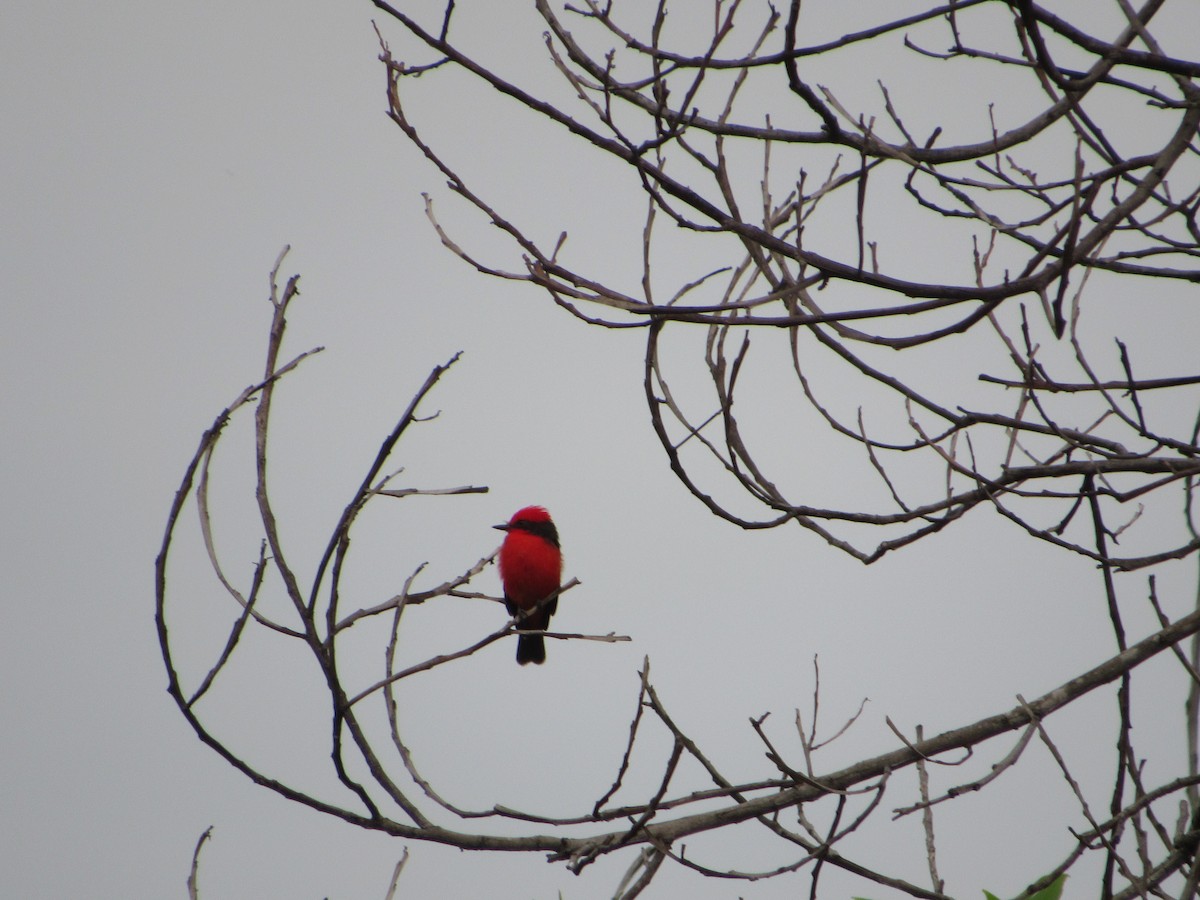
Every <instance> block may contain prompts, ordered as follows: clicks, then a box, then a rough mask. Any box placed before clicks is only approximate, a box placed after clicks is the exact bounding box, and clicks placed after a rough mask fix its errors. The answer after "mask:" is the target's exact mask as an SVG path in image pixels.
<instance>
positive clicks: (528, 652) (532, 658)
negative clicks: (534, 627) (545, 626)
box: [517, 634, 546, 666]
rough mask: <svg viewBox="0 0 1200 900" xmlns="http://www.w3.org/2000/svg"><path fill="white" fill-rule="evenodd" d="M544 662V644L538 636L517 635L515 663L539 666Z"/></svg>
mask: <svg viewBox="0 0 1200 900" xmlns="http://www.w3.org/2000/svg"><path fill="white" fill-rule="evenodd" d="M545 661H546V642H545V641H544V640H543V639H542V636H541V635H540V634H520V635H517V662H519V663H520V664H521V665H525V664H526V663H533V664H534V665H538V666H540V665H541V664H542V663H544V662H545Z"/></svg>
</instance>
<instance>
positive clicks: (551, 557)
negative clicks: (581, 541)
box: [495, 506, 562, 665]
mask: <svg viewBox="0 0 1200 900" xmlns="http://www.w3.org/2000/svg"><path fill="white" fill-rule="evenodd" d="M495 527H496V528H498V529H500V530H501V531H503V532H505V535H504V543H503V544H501V545H500V582H501V583H502V584H503V585H504V605H505V606H506V607H507V608H508V614H509V615H510V616H515V615H517V611H518V610H521V611H524V612H528V611H530V610H532V609H534V608H535V607H538V604H539V603H542V601H543V600H545V599H546V598H547V597H549V596H550V595H551V594H553V593H554V592H555V591H557V590H558V588H559V586H560V584H561V583H562V551H561V550H560V549H559V547H558V529H557V528H555V527H554V522H552V521H551V520H550V513H548V512H546V510H545V509H543V508H542V507H540V506H526V507H525V508H524V509H519V510H517V512H516V514H514V515H513V517H512V518H511V519H509V521H508V524H507V525H496V526H495ZM556 609H558V597H555V598H554V599H553V600H550V601H549V602H548V603H542V605H541V606H540V607H539V608H538V609H537V612H535V613H534V614H533V615H531V616H529V618H527V619H521V620H519V621H518V623H517V625H518V627H519V628H521V629H522V630H526V629H528V630H530V631H545V630H546V629H547V628H548V627H549V625H550V617H551V616H552V615H554V611H555V610H556ZM545 661H546V642H545V640H543V638H542V636H541V635H540V634H522V635H520V636H518V637H517V662H519V663H520V664H521V665H525V664H526V663H536V664H537V665H541V664H542V663H544V662H545Z"/></svg>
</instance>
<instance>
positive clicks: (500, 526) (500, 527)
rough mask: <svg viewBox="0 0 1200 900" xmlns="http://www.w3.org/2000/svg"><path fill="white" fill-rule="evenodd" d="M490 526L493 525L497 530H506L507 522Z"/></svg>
mask: <svg viewBox="0 0 1200 900" xmlns="http://www.w3.org/2000/svg"><path fill="white" fill-rule="evenodd" d="M492 527H493V528H495V529H496V530H497V531H508V525H507V524H504V525H493V526H492Z"/></svg>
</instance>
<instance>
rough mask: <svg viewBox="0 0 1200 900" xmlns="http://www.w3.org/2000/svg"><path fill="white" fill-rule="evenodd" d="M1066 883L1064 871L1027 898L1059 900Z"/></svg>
mask: <svg viewBox="0 0 1200 900" xmlns="http://www.w3.org/2000/svg"><path fill="white" fill-rule="evenodd" d="M1066 883H1067V876H1066V873H1063V874H1062V875H1059V876H1058V877H1057V878H1055V879H1054V880H1053V881H1052V882H1050V883H1049V884H1048V885H1046V886H1045V887H1044V888H1042V889H1041V890H1040V891H1038V892H1037V893H1034V894H1030V895H1029V897H1028V898H1027V900H1061V897H1062V892H1063V885H1064V884H1066ZM983 896H984V897H985V898H986V900H1000V898H999V897H997V896H996V895H995V894H993V893H992V892H991V891H984V892H983ZM855 900H859V898H855Z"/></svg>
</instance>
